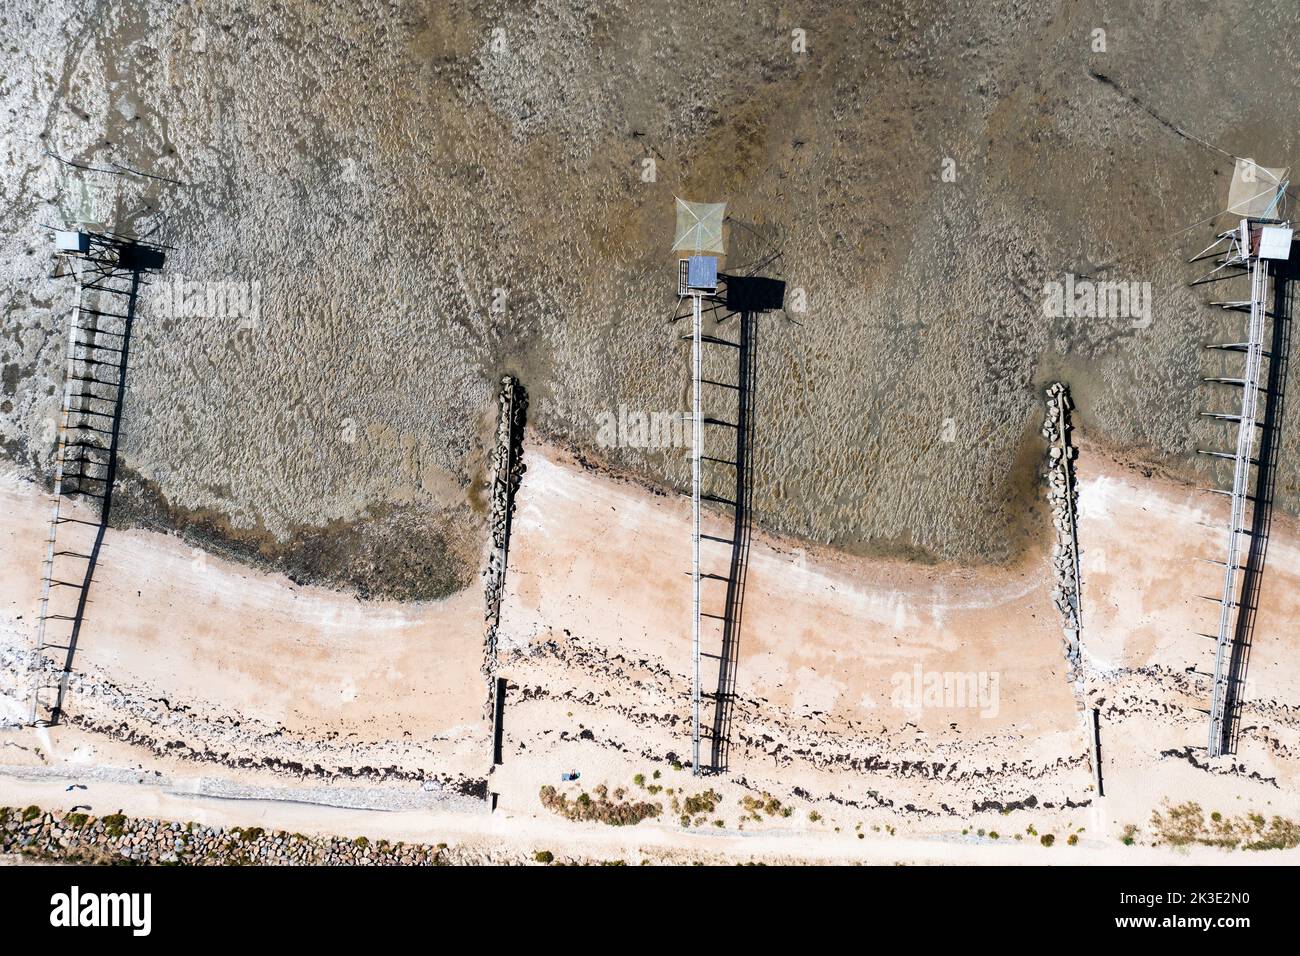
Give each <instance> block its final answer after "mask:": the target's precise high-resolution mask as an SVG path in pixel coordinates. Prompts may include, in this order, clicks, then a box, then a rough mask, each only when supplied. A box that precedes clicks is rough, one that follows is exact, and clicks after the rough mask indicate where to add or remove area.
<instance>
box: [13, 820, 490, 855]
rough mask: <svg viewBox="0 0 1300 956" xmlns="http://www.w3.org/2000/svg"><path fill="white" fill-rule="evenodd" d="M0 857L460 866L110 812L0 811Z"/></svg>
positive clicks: (401, 850)
mask: <svg viewBox="0 0 1300 956" xmlns="http://www.w3.org/2000/svg"><path fill="white" fill-rule="evenodd" d="M0 853H6V854H22V855H24V856H28V857H32V858H35V859H42V860H62V861H65V862H69V863H103V864H114V863H137V864H163V863H173V864H183V865H191V866H228V865H239V864H250V865H256V866H277V865H324V866H446V865H454V864H457V863H460V862H465V861H463V860H461V859H459V858H458V857H457V854H456V853H455V852H454V851H449V850H448V849H447V846H446V844H439V845H437V846H432V845H430V844H425V843H400V842H399V843H389V842H387V841H386V840H379V841H377V842H374V843H372V842H371V841H370V840H368V839H366V838H365V837H356V838H354V839H349V838H346V837H336V836H305V835H303V834H301V833H286V832H284V831H274V832H268V831H264V830H262V829H261V828H260V827H250V828H247V829H240V828H239V827H211V826H203V825H200V824H196V823H176V822H169V821H165V820H151V819H143V818H138V817H127V816H123V815H122V814H110V815H108V816H104V817H93V816H90V815H88V814H85V813H71V812H70V813H62V814H58V815H56V814H54V813H49V812H46V811H44V810H41V809H40V808H39V807H27V808H26V809H20V808H16V807H0Z"/></svg>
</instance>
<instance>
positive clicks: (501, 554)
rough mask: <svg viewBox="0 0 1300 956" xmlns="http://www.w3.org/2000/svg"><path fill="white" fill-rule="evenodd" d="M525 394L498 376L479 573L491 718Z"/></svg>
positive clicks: (520, 463) (520, 473)
mask: <svg viewBox="0 0 1300 956" xmlns="http://www.w3.org/2000/svg"><path fill="white" fill-rule="evenodd" d="M527 412H528V393H527V392H526V391H525V390H524V387H523V386H522V385H520V384H519V380H518V379H516V378H514V377H513V376H510V375H507V376H505V377H504V378H503V379H501V393H500V412H499V414H498V417H497V431H496V450H495V451H494V452H493V455H492V504H491V511H490V515H489V518H488V526H489V528H490V530H491V533H492V550H491V553H490V554H489V555H488V565H487V569H486V570H485V571H484V572H483V579H484V581H483V612H484V619H485V623H486V629H485V633H484V638H483V667H482V671H483V676H484V677H485V678H486V679H487V686H488V693H487V701H486V704H485V708H486V710H485V714H486V716H488V717H489V718H491V717H492V715H493V713H494V710H495V707H494V697H495V692H496V688H495V684H496V657H497V628H498V627H499V626H500V623H501V596H502V593H503V592H504V590H505V581H506V561H507V558H508V556H509V551H510V520H511V517H512V515H513V514H514V508H515V492H516V491H518V489H519V481H520V479H521V478H522V477H523V474H524V462H523V446H524V424H525V423H526V421H527Z"/></svg>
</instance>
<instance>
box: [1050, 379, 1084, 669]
mask: <svg viewBox="0 0 1300 956" xmlns="http://www.w3.org/2000/svg"><path fill="white" fill-rule="evenodd" d="M1046 397H1047V417H1046V419H1045V420H1044V421H1043V429H1042V436H1043V437H1044V438H1045V439H1047V442H1048V461H1047V472H1046V478H1047V500H1048V502H1049V503H1050V504H1051V506H1052V526H1053V527H1054V528H1055V529H1056V543H1055V544H1054V545H1052V576H1053V586H1052V602H1053V603H1054V604H1055V605H1056V609H1057V611H1058V612H1060V615H1061V626H1062V629H1063V631H1064V641H1065V659H1066V662H1067V663H1068V665H1069V671H1068V673H1067V675H1066V676H1067V679H1068V680H1069V681H1070V682H1071V683H1072V684H1076V685H1077V684H1078V683H1079V682H1080V681H1081V680H1082V673H1081V668H1080V650H1079V630H1080V623H1081V622H1080V616H1079V608H1080V603H1079V601H1080V594H1079V577H1078V549H1079V542H1078V540H1077V538H1076V525H1075V517H1074V514H1075V506H1076V504H1077V501H1076V493H1075V489H1074V455H1075V451H1074V448H1073V447H1072V446H1071V445H1070V409H1071V408H1072V407H1073V404H1072V403H1071V401H1070V393H1069V390H1068V389H1067V388H1066V387H1065V385H1064V384H1062V383H1061V382H1054V383H1053V384H1052V385H1051V386H1049V387H1048V389H1047V392H1046Z"/></svg>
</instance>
